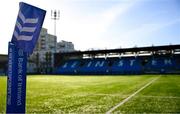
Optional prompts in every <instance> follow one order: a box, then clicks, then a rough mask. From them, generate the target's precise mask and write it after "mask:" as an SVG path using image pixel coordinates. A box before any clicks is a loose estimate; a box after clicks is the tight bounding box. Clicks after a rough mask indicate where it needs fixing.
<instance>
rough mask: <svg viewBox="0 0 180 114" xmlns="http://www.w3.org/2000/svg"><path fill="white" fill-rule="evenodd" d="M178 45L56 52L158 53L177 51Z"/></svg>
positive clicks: (178, 50) (179, 47)
mask: <svg viewBox="0 0 180 114" xmlns="http://www.w3.org/2000/svg"><path fill="white" fill-rule="evenodd" d="M179 52H180V45H164V46H151V47H133V48H120V49H104V50H90V51H74V52H65V53H57V54H61V55H62V56H78V55H101V54H105V55H113V54H133V53H138V54H148V53H153V54H158V53H179Z"/></svg>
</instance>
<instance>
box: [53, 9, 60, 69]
mask: <svg viewBox="0 0 180 114" xmlns="http://www.w3.org/2000/svg"><path fill="white" fill-rule="evenodd" d="M51 19H52V20H54V37H55V39H56V41H55V42H54V43H55V44H54V45H55V47H54V53H56V43H57V36H56V21H57V20H59V19H60V10H51ZM51 58H52V59H51V63H52V64H51V66H54V54H52V55H51Z"/></svg>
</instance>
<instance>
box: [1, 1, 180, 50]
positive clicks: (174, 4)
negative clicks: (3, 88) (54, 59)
mask: <svg viewBox="0 0 180 114" xmlns="http://www.w3.org/2000/svg"><path fill="white" fill-rule="evenodd" d="M19 1H20V0H13V1H10V0H6V1H4V2H2V4H1V7H0V13H1V14H2V15H3V14H4V16H7V14H8V15H9V16H8V17H11V18H1V19H0V24H1V25H2V26H1V34H0V38H1V39H2V40H1V42H0V47H1V48H0V53H7V44H8V41H10V40H11V37H12V33H13V29H14V25H15V21H16V17H17V13H18V3H19ZM23 1H24V2H27V3H30V4H32V5H36V6H38V7H41V8H43V9H46V10H47V15H46V18H45V22H44V25H43V27H45V28H47V29H48V32H49V33H51V34H53V33H54V32H53V21H52V20H51V19H50V18H51V17H50V11H51V9H58V10H60V11H61V17H60V20H59V21H58V22H57V37H58V41H60V40H67V41H72V42H73V43H74V45H75V48H76V49H77V50H87V49H91V48H95V49H105V48H107V49H108V48H111V49H112V48H119V47H121V48H123V47H124V48H125V47H134V46H135V45H136V46H139V47H141V46H151V45H168V44H180V0H46V1H44V0H23ZM10 2H11V4H10V7H7V6H8V5H9V3H10ZM5 10H6V13H5V12H4V11H5ZM4 38H5V39H4Z"/></svg>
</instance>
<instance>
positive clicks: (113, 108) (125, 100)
mask: <svg viewBox="0 0 180 114" xmlns="http://www.w3.org/2000/svg"><path fill="white" fill-rule="evenodd" d="M157 79H159V77H157V78H155V79H153V80H152V81H150V82H149V83H147V84H146V85H144V86H143V87H141V88H140V89H139V90H137V91H136V92H134V93H133V94H131V95H130V96H129V97H127V98H126V99H124V100H123V101H122V102H120V103H119V104H117V105H116V106H114V107H112V108H111V109H110V110H109V111H107V112H106V114H110V113H111V112H112V111H114V110H115V109H116V108H118V107H120V106H121V105H123V104H124V103H126V102H127V101H128V100H129V99H131V98H132V97H133V96H135V95H136V94H137V93H139V92H140V91H142V90H143V89H144V88H146V87H147V86H149V85H150V84H152V83H153V82H154V81H156V80H157Z"/></svg>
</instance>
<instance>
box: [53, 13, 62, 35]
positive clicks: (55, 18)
mask: <svg viewBox="0 0 180 114" xmlns="http://www.w3.org/2000/svg"><path fill="white" fill-rule="evenodd" d="M51 19H52V20H54V36H56V20H59V19H60V11H59V10H51Z"/></svg>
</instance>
